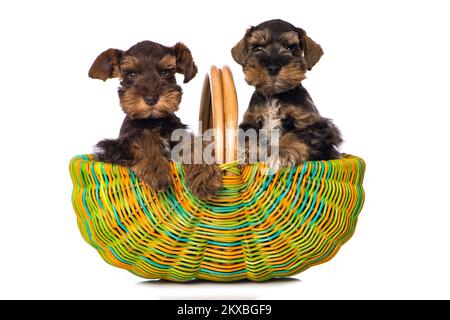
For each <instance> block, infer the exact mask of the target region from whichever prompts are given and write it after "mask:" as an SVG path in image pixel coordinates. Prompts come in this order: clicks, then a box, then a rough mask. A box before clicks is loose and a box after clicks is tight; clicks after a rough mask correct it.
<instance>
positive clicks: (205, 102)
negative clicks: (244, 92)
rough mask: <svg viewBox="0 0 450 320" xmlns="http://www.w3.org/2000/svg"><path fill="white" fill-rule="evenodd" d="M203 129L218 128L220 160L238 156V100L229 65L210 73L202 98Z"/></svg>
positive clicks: (233, 159) (203, 130) (218, 156)
mask: <svg viewBox="0 0 450 320" xmlns="http://www.w3.org/2000/svg"><path fill="white" fill-rule="evenodd" d="M199 121H200V126H199V131H200V132H201V133H204V132H205V131H206V130H208V129H211V128H214V130H215V132H214V137H215V139H214V148H215V157H216V162H217V163H224V162H234V161H236V159H237V128H238V101H237V94H236V88H235V85H234V80H233V74H232V73H231V70H230V68H229V67H228V66H224V67H223V68H222V69H219V68H217V67H216V66H212V67H211V70H210V74H206V76H205V80H204V82H203V89H202V95H201V100H200V113H199Z"/></svg>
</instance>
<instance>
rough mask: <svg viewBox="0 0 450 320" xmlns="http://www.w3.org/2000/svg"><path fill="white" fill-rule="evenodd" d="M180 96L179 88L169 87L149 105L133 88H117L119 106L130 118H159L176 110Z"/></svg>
mask: <svg viewBox="0 0 450 320" xmlns="http://www.w3.org/2000/svg"><path fill="white" fill-rule="evenodd" d="M181 96H182V92H181V90H176V89H169V90H166V91H164V92H163V93H162V94H161V96H160V97H159V100H158V102H157V103H156V104H155V105H153V106H149V105H148V104H147V103H145V101H144V98H143V97H142V95H140V94H138V93H137V92H136V91H135V90H133V89H128V90H123V91H122V90H119V98H120V106H121V107H122V110H123V111H124V112H125V113H126V114H127V115H128V116H129V117H130V118H131V119H147V118H161V117H164V116H166V115H168V114H169V113H173V112H175V111H177V110H178V107H179V105H180V102H181Z"/></svg>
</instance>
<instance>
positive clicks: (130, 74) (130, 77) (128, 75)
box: [125, 71, 136, 81]
mask: <svg viewBox="0 0 450 320" xmlns="http://www.w3.org/2000/svg"><path fill="white" fill-rule="evenodd" d="M125 77H126V78H127V80H130V81H131V80H133V79H134V77H136V72H134V71H131V72H128V73H127V74H126V76H125Z"/></svg>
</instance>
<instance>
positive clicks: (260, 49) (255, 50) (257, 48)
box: [253, 47, 263, 53]
mask: <svg viewBox="0 0 450 320" xmlns="http://www.w3.org/2000/svg"><path fill="white" fill-rule="evenodd" d="M262 49H263V48H262V47H254V48H253V52H255V53H257V52H261V51H262Z"/></svg>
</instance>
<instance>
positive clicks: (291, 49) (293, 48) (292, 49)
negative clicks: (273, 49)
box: [287, 44, 299, 53]
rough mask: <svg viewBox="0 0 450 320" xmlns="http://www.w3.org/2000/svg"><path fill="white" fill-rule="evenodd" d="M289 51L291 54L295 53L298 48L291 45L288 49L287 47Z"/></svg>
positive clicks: (295, 45)
mask: <svg viewBox="0 0 450 320" xmlns="http://www.w3.org/2000/svg"><path fill="white" fill-rule="evenodd" d="M287 48H288V50H289V51H291V52H292V53H294V52H297V51H298V49H299V46H298V45H297V44H293V45H290V46H289V47H287Z"/></svg>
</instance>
